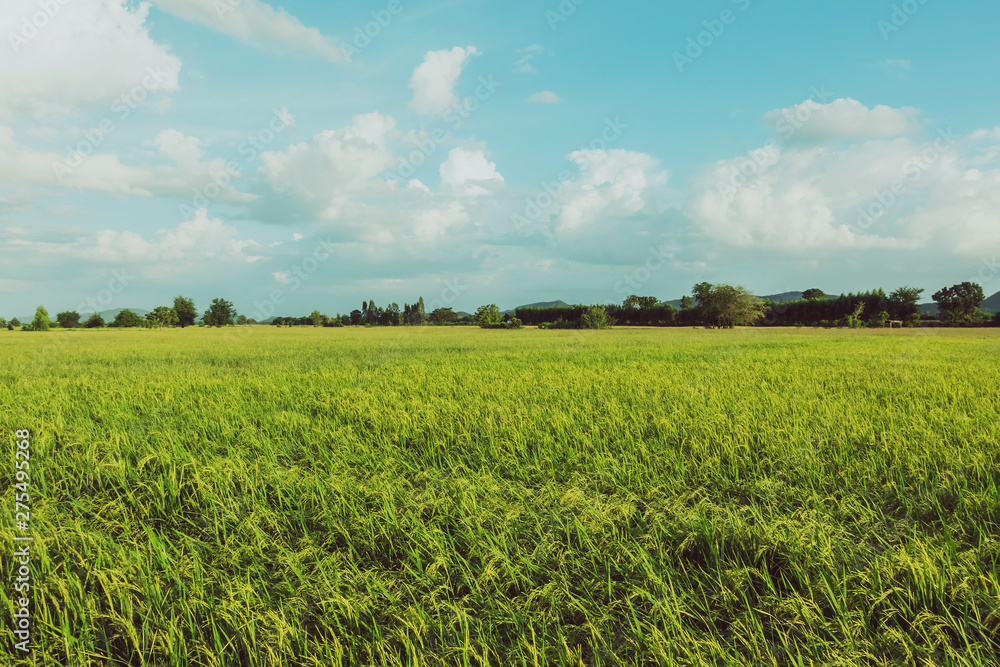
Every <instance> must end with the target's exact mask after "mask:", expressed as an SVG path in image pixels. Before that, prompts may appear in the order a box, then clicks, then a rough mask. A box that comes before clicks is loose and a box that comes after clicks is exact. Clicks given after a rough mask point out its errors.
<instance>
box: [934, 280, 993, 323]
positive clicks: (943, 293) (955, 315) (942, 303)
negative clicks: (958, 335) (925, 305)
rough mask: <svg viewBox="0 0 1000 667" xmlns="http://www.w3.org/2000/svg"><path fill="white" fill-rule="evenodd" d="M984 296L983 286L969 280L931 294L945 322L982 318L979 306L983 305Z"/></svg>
mask: <svg viewBox="0 0 1000 667" xmlns="http://www.w3.org/2000/svg"><path fill="white" fill-rule="evenodd" d="M984 298H985V296H984V294H983V288H982V287H981V286H979V285H977V284H976V283H970V282H964V283H961V284H960V285H953V286H951V287H945V288H942V289H940V290H938V291H937V293H935V294H934V296H933V299H934V301H936V302H937V305H938V309H940V310H941V314H942V315H943V317H944V320H945V322H947V323H949V324H969V323H974V322H977V321H979V320H982V319H983V317H982V315H981V314H980V311H979V307H980V306H982V305H983V299H984Z"/></svg>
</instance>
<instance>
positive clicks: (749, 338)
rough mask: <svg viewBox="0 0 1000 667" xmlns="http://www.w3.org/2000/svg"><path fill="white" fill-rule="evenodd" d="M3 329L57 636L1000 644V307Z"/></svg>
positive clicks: (463, 643)
mask: <svg viewBox="0 0 1000 667" xmlns="http://www.w3.org/2000/svg"><path fill="white" fill-rule="evenodd" d="M0 354H2V356H3V359H4V365H3V368H2V369H0V404H2V405H3V407H4V409H3V411H2V413H0V423H2V426H3V429H4V430H5V431H6V432H8V433H12V432H13V431H14V430H15V429H30V430H31V431H32V437H33V444H32V448H33V453H32V461H31V470H32V475H33V485H34V486H33V491H34V494H35V495H34V497H32V499H31V500H32V506H33V513H32V526H33V528H34V532H35V535H36V539H37V540H40V544H38V545H37V546H38V547H39V548H40V549H41V555H40V556H39V557H37V558H36V565H35V567H36V569H37V571H36V573H35V577H36V583H37V588H36V590H35V596H36V597H35V604H36V607H35V609H36V611H35V618H36V619H37V622H38V623H39V626H38V630H37V631H36V638H35V641H37V642H38V643H37V649H36V653H37V654H39V655H38V657H39V658H41V657H42V656H43V655H44V656H47V659H48V661H49V662H47V663H45V664H64V665H86V664H103V663H102V661H101V658H102V657H104V656H112V657H114V658H115V659H116V660H118V661H119V662H117V663H114V664H151V665H152V664H156V665H165V664H177V665H181V664H201V665H224V664H233V661H239V662H241V663H242V664H248V665H249V664H262V665H264V664H267V665H286V664H288V665H340V664H343V665H362V664H376V665H383V664H384V665H410V664H413V665H417V664H419V665H481V664H490V665H503V666H506V665H547V664H552V665H558V664H566V665H579V664H584V665H588V666H589V665H595V666H596V665H649V664H662V665H675V664H676V665H714V664H732V665H738V664H748V661H749V660H750V659H751V658H752V659H759V660H760V662H759V664H766V665H774V664H777V665H785V664H789V665H790V664H802V665H807V664H813V662H814V661H819V664H838V665H872V664H914V663H917V664H928V665H932V664H946V661H948V662H947V664H954V665H985V664H992V663H991V662H990V661H991V660H993V659H994V658H990V656H994V657H995V655H996V654H997V652H998V651H1000V640H998V639H997V638H998V637H1000V577H998V569H997V559H998V553H1000V525H998V521H1000V519H998V507H1000V502H998V501H1000V492H998V484H1000V466H998V452H1000V448H998V443H1000V419H998V417H1000V398H998V377H1000V330H989V329H977V330H909V329H908V330H895V331H884V330H881V331H879V330H859V331H849V330H834V331H827V330H814V329H737V330H734V331H709V330H691V329H653V330H651V329H615V330H611V331H593V332H586V331H538V330H534V329H526V330H523V331H484V330H480V329H468V328H455V329H450V328H432V327H424V328H417V327H412V328H411V327H405V328H385V329H358V328H346V329H312V328H299V329H287V328H282V329H278V328H274V327H254V328H244V329H235V328H228V329H199V328H195V329H185V330H179V329H178V330H163V331H156V330H148V331H147V330H143V331H111V330H105V331H79V332H66V331H54V332H51V333H48V334H42V333H38V334H30V333H15V332H0ZM7 442H8V443H9V442H11V441H10V439H9V438H8V439H7ZM8 451H11V448H10V446H9V445H8ZM10 458H11V460H13V455H11V456H10ZM12 470H13V468H12V466H11V465H4V466H3V473H2V479H3V481H4V488H7V489H9V488H12V486H13V483H14V479H13V472H12ZM11 537H12V528H11V525H10V524H9V522H5V523H4V527H3V536H2V539H3V540H5V541H6V542H7V544H11ZM8 563H9V560H8V559H5V560H4V562H3V566H2V570H3V571H2V576H3V578H4V580H5V581H10V580H11V579H12V576H13V575H12V572H11V569H10V568H11V566H10V565H9V564H8ZM0 590H2V591H3V592H2V593H0V603H2V604H3V605H6V606H8V607H9V606H10V605H11V604H12V603H11V600H10V595H11V589H10V588H9V587H3V588H0ZM89 659H92V660H94V661H96V663H88V660H89ZM39 664H42V662H39ZM109 664H110V663H109Z"/></svg>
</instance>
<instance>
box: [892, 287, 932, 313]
mask: <svg viewBox="0 0 1000 667" xmlns="http://www.w3.org/2000/svg"><path fill="white" fill-rule="evenodd" d="M923 293H924V290H922V289H920V288H918V287H900V288H899V289H897V290H895V291H894V292H893V293H892V294H890V295H889V314H890V315H891V316H892V317H891V319H894V320H906V319H908V318H910V317H911V316H913V315H917V314H918V306H919V305H920V295H921V294H923Z"/></svg>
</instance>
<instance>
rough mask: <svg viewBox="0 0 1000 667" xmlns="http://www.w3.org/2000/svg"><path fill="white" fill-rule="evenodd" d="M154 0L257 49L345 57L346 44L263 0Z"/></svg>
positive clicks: (340, 59)
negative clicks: (303, 23) (340, 44)
mask: <svg viewBox="0 0 1000 667" xmlns="http://www.w3.org/2000/svg"><path fill="white" fill-rule="evenodd" d="M154 1H155V2H156V5H157V6H158V7H159V8H160V9H163V10H164V11H167V12H169V13H171V14H173V15H174V16H176V17H178V18H181V19H184V20H185V21H191V22H192V23H200V24H201V25H204V26H207V27H209V28H211V29H212V30H216V31H218V32H221V33H224V34H226V35H229V36H231V37H235V38H236V39H238V40H239V41H241V42H243V43H244V44H247V45H248V46H252V47H254V48H257V49H264V50H278V51H302V52H306V53H313V54H316V55H318V56H322V57H323V58H326V59H328V60H332V61H334V62H342V61H344V60H346V58H345V52H344V49H343V47H341V46H339V45H338V43H337V41H336V40H335V39H333V38H331V37H326V36H324V35H323V34H321V33H320V31H319V30H317V29H316V28H307V27H306V26H304V25H302V22H301V21H299V19H297V18H296V17H294V16H292V15H291V14H289V13H288V12H286V11H285V10H284V9H282V8H278V9H274V8H273V7H271V5H269V4H267V3H264V2H261V1H260V0H211V1H209V0H154Z"/></svg>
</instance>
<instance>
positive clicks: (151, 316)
mask: <svg viewBox="0 0 1000 667" xmlns="http://www.w3.org/2000/svg"><path fill="white" fill-rule="evenodd" d="M179 320H180V318H179V317H178V316H177V311H176V310H174V309H173V308H171V307H170V306H157V307H156V308H154V309H153V312H151V313H147V314H146V321H147V322H149V323H150V325H152V326H156V327H160V328H162V327H164V326H168V327H169V326H172V325H174V324H177V322H178V321H179Z"/></svg>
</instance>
